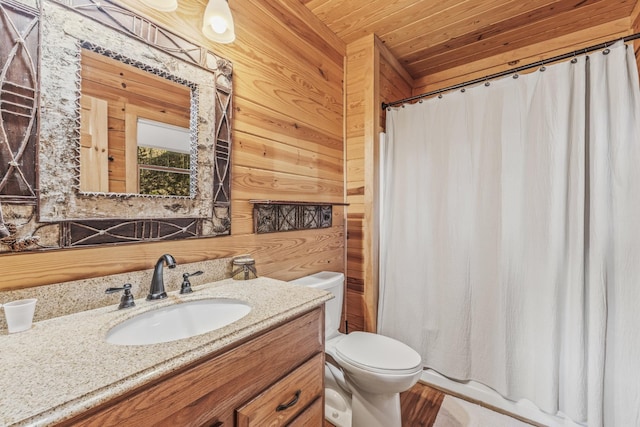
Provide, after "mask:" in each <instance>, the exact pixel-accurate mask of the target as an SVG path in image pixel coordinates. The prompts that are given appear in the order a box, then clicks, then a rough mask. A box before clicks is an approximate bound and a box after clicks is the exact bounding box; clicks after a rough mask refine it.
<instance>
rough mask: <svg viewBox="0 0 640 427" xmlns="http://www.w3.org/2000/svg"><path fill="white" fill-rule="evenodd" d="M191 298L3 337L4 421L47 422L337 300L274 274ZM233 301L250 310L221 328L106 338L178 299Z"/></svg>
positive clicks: (75, 317)
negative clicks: (168, 336)
mask: <svg viewBox="0 0 640 427" xmlns="http://www.w3.org/2000/svg"><path fill="white" fill-rule="evenodd" d="M193 290H194V292H193V293H192V294H188V295H179V294H178V293H177V292H171V293H169V298H167V299H165V300H161V301H145V300H140V299H138V300H136V307H134V308H130V309H124V310H118V309H117V299H116V300H115V301H114V304H113V305H112V306H108V307H103V308H98V309H95V310H89V311H83V312H80V313H75V314H71V315H67V316H62V317H56V318H52V319H49V320H44V321H41V322H36V323H34V325H33V327H32V328H31V329H30V330H28V331H25V332H20V333H16V334H8V335H7V334H6V333H5V334H4V335H0V372H1V375H0V390H2V392H1V393H0V425H3V426H5V425H6V426H13V425H16V426H45V425H51V424H55V423H56V422H60V421H63V420H65V419H68V418H71V417H72V416H75V415H77V414H79V413H82V412H84V411H86V410H87V409H89V408H92V407H94V406H96V405H98V404H101V403H103V402H106V401H108V400H110V399H113V398H114V397H116V396H118V395H120V394H122V393H124V392H126V391H129V390H131V389H133V388H136V387H139V386H141V385H143V384H145V383H147V382H149V381H152V380H154V379H157V378H160V377H162V376H164V375H166V374H169V373H171V372H173V371H175V370H177V369H179V368H181V367H183V366H185V365H187V364H189V363H191V362H194V361H197V360H199V359H201V358H202V357H204V356H207V355H209V354H211V353H213V352H216V351H218V350H220V349H222V348H226V347H229V346H232V345H233V344H234V343H235V342H238V341H240V340H243V339H245V338H247V337H251V336H253V335H255V334H257V333H260V332H261V331H264V330H266V329H268V328H270V327H272V326H274V325H277V324H279V323H281V322H283V321H286V320H289V319H292V318H293V317H296V316H297V315H299V314H301V313H304V312H306V311H308V310H310V309H312V308H315V307H317V306H320V305H321V304H323V303H324V302H325V301H327V300H329V299H330V298H331V294H329V293H327V292H325V291H320V290H316V289H312V288H308V287H303V286H298V285H293V284H290V283H286V282H281V281H279V280H274V279H269V278H264V277H261V278H257V279H254V280H247V281H236V280H232V279H226V280H222V281H219V282H213V283H209V284H205V285H201V286H194V287H193ZM212 297H216V298H233V299H239V300H242V301H245V302H247V303H248V304H250V305H251V308H252V309H251V312H250V313H249V314H248V315H246V316H245V317H243V318H242V319H240V320H238V321H236V322H234V323H232V324H230V325H228V326H225V327H223V328H220V329H217V330H214V331H211V332H208V333H205V334H202V335H198V336H195V337H191V338H187V339H182V340H178V341H172V342H168V343H162V344H152V345H144V346H119V345H114V344H109V343H107V342H106V341H105V340H104V337H105V335H106V333H107V331H108V330H109V329H111V328H112V327H113V326H115V325H117V324H118V323H120V322H122V321H124V320H126V319H128V318H130V317H133V316H135V315H137V314H139V313H142V312H144V311H149V310H153V309H156V308H160V307H163V306H166V305H171V304H174V303H176V302H186V301H194V300H198V299H206V298H212Z"/></svg>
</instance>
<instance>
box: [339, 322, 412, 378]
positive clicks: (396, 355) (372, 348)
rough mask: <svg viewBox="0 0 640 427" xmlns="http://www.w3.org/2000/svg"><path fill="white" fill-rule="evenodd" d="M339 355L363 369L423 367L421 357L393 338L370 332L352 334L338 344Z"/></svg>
mask: <svg viewBox="0 0 640 427" xmlns="http://www.w3.org/2000/svg"><path fill="white" fill-rule="evenodd" d="M335 351H336V353H337V355H338V356H339V357H340V358H342V359H344V360H345V361H347V362H349V363H352V364H354V365H356V366H359V367H361V368H363V369H370V370H371V369H372V370H384V371H407V370H413V369H416V368H418V367H420V366H421V365H422V360H421V358H420V355H419V354H418V353H417V352H416V351H415V350H414V349H412V348H411V347H409V346H408V345H406V344H403V343H401V342H400V341H397V340H394V339H393V338H389V337H385V336H384V335H377V334H372V333H369V332H352V333H350V334H348V335H347V336H346V337H344V338H343V339H342V340H340V342H338V343H337V344H336V347H335Z"/></svg>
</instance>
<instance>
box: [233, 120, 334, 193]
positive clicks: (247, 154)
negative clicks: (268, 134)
mask: <svg viewBox="0 0 640 427" xmlns="http://www.w3.org/2000/svg"><path fill="white" fill-rule="evenodd" d="M233 144H234V149H233V156H234V157H233V161H234V165H236V166H246V167H253V168H256V169H263V170H268V171H273V172H284V173H290V174H295V175H301V176H307V177H313V178H319V179H327V180H331V181H342V178H343V176H344V173H343V170H342V166H343V165H342V159H341V158H337V159H336V158H334V157H330V156H327V155H324V154H322V153H318V152H314V151H309V150H305V149H301V148H298V147H296V146H292V145H285V144H282V143H279V142H277V141H273V140H268V139H264V138H260V137H258V136H254V135H248V134H245V133H241V132H236V133H235V134H234V141H233Z"/></svg>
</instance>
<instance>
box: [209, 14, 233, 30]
mask: <svg viewBox="0 0 640 427" xmlns="http://www.w3.org/2000/svg"><path fill="white" fill-rule="evenodd" d="M209 22H210V24H211V28H213V31H215V32H216V33H218V34H222V33H224V32H225V31H227V28H229V26H228V25H227V21H226V19H224V18H223V17H222V16H218V15H216V16H213V17H212V18H211V21H209Z"/></svg>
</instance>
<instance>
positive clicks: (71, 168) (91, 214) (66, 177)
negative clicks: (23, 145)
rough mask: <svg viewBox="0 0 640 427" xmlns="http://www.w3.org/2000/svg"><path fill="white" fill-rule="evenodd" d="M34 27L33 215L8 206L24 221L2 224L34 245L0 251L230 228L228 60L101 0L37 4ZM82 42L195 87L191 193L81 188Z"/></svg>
mask: <svg viewBox="0 0 640 427" xmlns="http://www.w3.org/2000/svg"><path fill="white" fill-rule="evenodd" d="M39 25H40V32H41V37H40V40H41V46H40V55H39V57H40V58H39V59H40V67H39V74H40V76H39V81H40V88H39V89H40V91H39V92H40V97H39V98H40V99H39V101H40V110H39V121H40V135H39V140H38V146H39V147H38V150H37V157H36V159H37V164H38V176H39V178H38V190H39V191H38V200H37V206H36V207H35V211H34V212H36V213H37V218H36V217H35V215H34V214H33V213H32V214H29V213H28V212H24V213H23V211H24V209H22V207H16V209H15V212H18V215H17V216H16V217H22V218H25V219H27V216H28V217H29V218H28V222H27V223H22V224H20V225H19V226H18V227H13V228H11V233H12V234H11V236H9V237H10V238H11V239H14V240H15V241H19V240H24V239H25V238H26V237H28V238H29V239H30V240H29V241H30V242H32V243H31V244H35V245H36V247H33V246H31V247H29V246H30V245H26V244H25V245H15V244H14V245H12V246H10V247H9V250H7V248H5V247H0V252H8V251H18V250H33V249H53V248H68V247H79V246H88V245H96V244H104V243H109V244H113V243H130V242H148V241H157V240H169V239H182V238H190V237H207V236H217V235H228V234H230V228H231V227H230V225H231V221H230V201H231V199H230V184H231V183H230V172H231V171H230V169H231V167H230V166H231V165H230V162H231V112H232V105H231V104H232V64H231V63H230V61H228V60H226V59H224V58H221V57H219V56H217V55H216V54H214V53H213V52H211V51H209V50H207V49H206V48H203V47H201V46H198V45H195V44H193V43H191V42H189V41H187V40H184V39H182V38H181V37H178V36H176V35H175V34H173V33H171V32H169V31H167V30H165V29H163V28H161V27H159V26H157V25H155V24H153V23H152V22H150V21H149V20H147V19H146V18H143V17H141V16H139V15H136V14H135V13H133V12H131V11H129V10H127V9H125V8H123V7H121V6H119V5H116V4H113V3H110V2H109V1H107V0H102V1H99V2H98V1H94V0H60V1H58V0H43V1H42V2H41V4H40V23H39ZM83 43H84V44H85V46H86V45H87V43H89V44H92V45H94V47H95V48H96V49H105V50H108V51H111V52H116V53H117V52H126V55H127V57H126V58H127V60H131V61H135V62H136V63H139V64H141V65H142V66H144V67H148V68H150V69H152V70H154V73H160V74H163V73H166V74H167V75H170V76H176V77H177V78H179V79H183V80H184V81H186V82H189V83H192V84H193V85H195V87H197V90H196V91H192V94H194V93H195V94H196V95H197V96H195V97H192V104H193V102H194V99H195V102H196V105H197V106H198V108H197V111H196V112H195V114H194V108H192V117H191V121H192V125H193V129H196V128H197V133H195V132H192V138H193V141H192V142H193V143H194V145H195V146H197V153H198V154H197V162H196V166H195V168H194V169H195V172H196V173H197V186H196V188H195V191H194V192H193V193H192V194H193V195H192V196H191V197H183V196H148V195H138V194H117V193H113V194H112V193H83V192H81V191H80V189H79V114H80V106H79V96H80V92H79V90H80V81H79V79H80V78H79V70H80V68H79V67H80V50H79V49H80V47H81V45H82V44H83ZM192 107H193V105H192ZM6 203H7V201H6V200H5V201H4V202H3V207H4V208H5V214H6V212H7V210H8V211H9V215H12V214H13V212H14V209H13V208H14V206H13V205H8V206H7V204H6ZM7 208H8V209H7ZM5 216H7V215H5ZM0 218H1V217H0ZM0 225H1V224H0ZM8 225H14V224H8ZM16 228H18V229H16ZM21 236H26V237H21ZM1 243H5V242H1Z"/></svg>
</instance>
